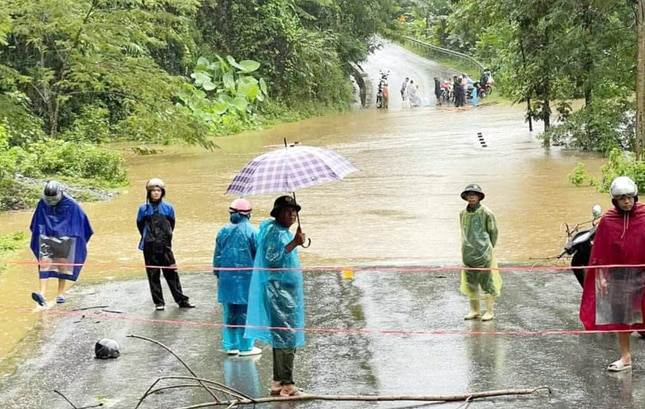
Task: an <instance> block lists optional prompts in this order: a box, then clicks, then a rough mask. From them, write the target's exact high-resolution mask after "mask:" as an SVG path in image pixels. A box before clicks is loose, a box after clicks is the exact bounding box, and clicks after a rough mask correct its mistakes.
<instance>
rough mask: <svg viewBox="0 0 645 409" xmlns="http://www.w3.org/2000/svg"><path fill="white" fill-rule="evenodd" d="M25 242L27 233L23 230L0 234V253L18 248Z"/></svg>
mask: <svg viewBox="0 0 645 409" xmlns="http://www.w3.org/2000/svg"><path fill="white" fill-rule="evenodd" d="M26 242H27V235H26V234H25V233H24V232H21V231H19V232H15V233H12V234H5V235H2V236H0V254H3V253H6V252H8V251H13V250H18V249H19V248H21V247H23V246H24V244H26Z"/></svg>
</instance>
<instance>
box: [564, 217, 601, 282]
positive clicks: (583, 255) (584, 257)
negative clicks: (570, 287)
mask: <svg viewBox="0 0 645 409" xmlns="http://www.w3.org/2000/svg"><path fill="white" fill-rule="evenodd" d="M591 213H592V216H593V219H591V220H590V221H587V222H584V223H579V224H576V225H575V226H573V227H569V225H566V229H567V237H568V239H567V242H566V244H565V245H564V248H563V249H562V251H561V252H560V254H558V256H557V258H562V257H563V256H564V255H565V254H567V255H569V256H571V271H573V274H574V275H575V277H576V280H578V283H580V286H581V287H582V286H584V282H585V269H584V268H583V267H584V266H588V265H589V257H590V256H591V246H592V244H593V238H594V236H595V235H596V227H597V225H596V223H597V222H598V219H600V215H601V214H602V208H601V207H600V205H594V206H593V208H592V209H591ZM587 224H591V227H589V228H587V229H583V230H581V228H582V227H584V226H585V225H587Z"/></svg>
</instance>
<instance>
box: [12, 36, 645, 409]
mask: <svg viewBox="0 0 645 409" xmlns="http://www.w3.org/2000/svg"><path fill="white" fill-rule="evenodd" d="M377 57H378V58H379V60H378V62H377V63H375V62H374V61H372V62H371V64H368V65H367V66H366V67H367V68H368V73H370V75H372V74H371V73H372V72H378V69H379V68H386V69H391V79H392V82H393V83H394V84H396V81H397V80H398V79H402V78H403V77H404V76H405V75H406V73H407V72H408V70H407V68H409V67H414V72H415V73H416V74H415V75H417V76H418V77H424V78H425V76H428V77H429V78H430V79H431V78H432V75H433V72H432V70H433V69H434V68H433V65H432V64H428V65H421V64H420V63H419V62H418V59H417V57H413V56H409V55H408V54H407V53H405V52H404V51H402V50H401V49H399V48H397V47H394V46H391V47H385V48H383V49H381V50H379V52H378V54H377ZM385 65H388V67H384V66H385ZM391 94H394V95H396V94H395V93H392V92H391ZM390 106H391V109H389V110H388V111H380V110H379V111H377V110H375V109H365V110H355V111H353V112H351V113H349V114H346V115H340V116H336V117H333V118H315V119H311V120H307V121H302V122H299V123H295V124H286V125H281V126H278V127H276V128H275V129H271V130H267V131H261V132H250V133H246V134H243V135H236V136H232V137H227V138H221V139H218V140H217V143H218V144H219V145H220V147H221V149H219V150H217V151H214V152H205V151H203V150H201V149H199V148H186V147H163V148H162V150H164V152H163V153H162V154H160V155H155V156H153V157H136V156H134V155H132V154H131V153H130V152H129V151H125V154H126V156H127V160H128V164H129V167H130V178H131V182H132V185H131V187H130V188H129V189H128V190H127V191H126V192H124V193H123V194H122V195H120V196H119V197H117V198H115V199H114V200H112V201H110V202H105V203H93V204H85V205H84V207H85V208H86V209H87V212H88V214H89V216H90V219H91V221H92V225H93V227H94V230H95V236H94V237H93V238H92V241H91V242H90V248H89V257H88V261H87V262H88V264H87V266H86V267H85V269H84V270H83V272H82V274H81V278H80V281H79V283H78V284H77V285H75V286H74V287H73V288H72V290H70V294H69V295H70V297H68V300H69V302H68V303H67V304H65V305H62V306H55V307H54V308H52V309H51V310H48V312H45V313H43V312H34V311H33V310H34V305H33V302H32V301H31V299H30V297H29V294H30V292H31V291H33V289H34V288H35V286H36V285H37V278H36V277H37V276H36V272H35V268H34V267H33V266H25V265H22V264H17V263H10V264H9V268H8V270H7V272H6V273H4V274H3V275H2V276H0V290H2V291H3V292H4V293H5V294H7V293H8V294H12V297H10V298H8V299H5V300H3V302H2V306H3V308H2V309H1V310H0V320H2V322H3V326H2V333H3V337H2V340H1V341H0V354H2V356H4V358H3V361H2V366H3V370H4V371H5V372H7V371H12V370H13V369H16V373H15V374H11V375H8V376H5V377H4V378H3V380H2V384H1V385H0V407H10V408H15V409H20V408H25V409H26V408H48V409H50V408H51V409H57V408H61V409H62V408H68V407H70V406H69V404H68V403H66V402H64V400H63V399H62V398H61V397H60V396H58V395H56V394H54V393H53V390H54V389H56V390H58V391H60V392H62V393H63V394H64V395H65V396H67V397H68V398H70V400H72V401H73V402H75V404H76V405H78V406H83V405H89V404H91V403H92V402H95V401H96V399H97V397H104V398H106V399H109V402H110V403H111V404H113V407H119V408H133V407H134V406H136V403H137V399H138V398H139V397H140V396H141V395H142V394H143V393H144V392H145V390H146V389H147V388H148V387H149V386H150V384H151V383H152V382H154V380H155V379H157V378H158V377H160V376H170V375H177V374H181V375H187V373H186V372H185V370H183V369H182V368H181V365H180V364H179V363H178V362H177V361H176V359H174V358H173V357H172V356H170V355H169V354H168V353H167V352H166V351H164V350H163V349H161V348H159V347H158V346H155V345H153V344H150V343H148V342H145V341H142V340H137V339H132V338H128V337H127V335H129V334H138V335H142V336H147V337H150V338H153V339H156V340H158V341H160V342H162V343H164V344H166V345H168V346H170V347H172V349H173V351H175V352H176V353H177V354H179V355H180V356H181V357H182V358H183V359H185V360H186V361H187V362H188V364H189V365H190V367H191V368H193V369H194V370H195V372H196V373H197V374H199V375H201V376H204V377H206V378H209V379H213V380H217V381H219V382H225V383H227V384H230V385H231V386H233V384H234V385H237V388H239V389H240V390H241V391H244V392H245V393H248V394H250V395H253V396H265V395H266V393H267V390H268V387H269V384H270V380H271V353H270V349H268V348H267V347H265V352H264V354H263V355H262V356H261V357H258V358H257V359H255V360H253V359H248V358H245V359H244V360H242V359H238V358H228V357H227V356H226V355H225V354H224V353H223V352H222V351H221V350H220V349H221V347H220V342H221V339H220V330H219V328H218V327H217V324H218V323H220V322H221V311H220V307H219V305H218V304H217V303H216V301H215V300H216V290H215V289H216V283H215V279H214V277H213V276H212V275H211V274H210V272H209V271H208V268H209V266H210V262H211V258H212V251H213V241H214V236H215V233H216V232H217V230H218V229H219V228H220V227H221V226H222V225H223V224H224V223H225V222H226V221H227V218H228V215H227V211H226V210H227V208H228V204H229V203H230V201H231V200H232V199H233V198H232V197H227V196H224V194H223V192H224V191H225V189H226V187H227V186H228V183H229V182H230V181H231V179H232V177H233V175H234V174H235V172H236V171H237V170H239V169H240V168H241V167H242V166H243V165H244V164H245V163H246V162H247V161H248V160H250V159H252V158H253V157H255V156H257V155H258V154H260V153H263V152H266V151H269V150H272V149H277V148H279V147H280V146H281V144H282V140H283V138H287V140H288V141H294V142H295V141H299V142H300V143H302V144H308V145H313V146H321V147H325V148H328V149H332V150H334V151H336V152H338V153H339V154H341V155H343V156H344V157H346V158H348V159H349V160H350V161H352V162H353V163H354V164H356V165H357V166H358V167H359V168H360V169H361V171H360V172H357V173H355V174H352V175H350V176H349V177H348V178H347V179H346V180H344V181H342V182H338V183H333V184H326V185H321V186H317V187H313V188H310V189H306V190H303V191H301V192H298V200H299V202H300V203H301V204H302V206H303V210H302V213H301V220H302V223H303V229H304V230H305V231H306V232H307V235H308V237H311V238H312V240H313V244H312V246H311V248H309V249H307V250H302V251H300V254H301V259H302V262H303V265H304V266H305V267H306V268H310V269H311V270H310V271H308V272H307V273H306V286H307V288H306V291H307V295H306V299H307V328H309V329H312V330H313V329H320V331H312V332H310V333H309V334H308V335H307V339H308V344H307V346H306V347H305V348H303V349H302V350H299V351H298V354H297V356H296V376H297V379H298V382H299V385H300V386H301V387H303V388H305V390H306V391H309V392H311V393H317V394H334V395H341V394H342V395H345V394H351V395H354V394H368V395H375V394H378V395H453V394H464V393H467V392H470V391H482V390H489V389H507V388H528V387H537V386H540V385H548V386H549V387H550V388H551V389H552V390H553V394H552V395H550V396H548V395H545V394H537V395H535V396H529V397H499V398H491V399H487V400H483V401H475V402H472V403H471V404H470V406H469V407H471V408H477V407H481V408H485V407H501V408H518V407H522V408H543V407H561V408H570V407H599V408H612V407H618V406H620V407H625V408H641V407H643V406H645V396H644V394H645V392H642V391H645V388H644V386H645V377H643V370H644V368H645V366H644V365H643V363H642V362H645V354H644V353H643V351H644V350H643V348H642V343H641V342H640V341H637V340H636V339H635V340H634V344H635V345H634V348H633V349H634V362H635V366H634V370H633V373H621V374H609V373H607V372H605V370H604V368H605V367H606V365H607V364H608V363H609V362H611V361H613V360H615V358H616V356H615V355H616V351H617V345H616V340H615V337H614V336H613V335H611V334H596V335H589V334H585V335H576V334H567V333H557V334H553V335H539V334H538V333H537V332H538V331H547V330H556V331H562V330H579V329H581V325H580V323H579V320H578V318H577V314H578V303H579V297H580V289H579V286H578V285H577V283H576V282H575V279H574V277H573V275H572V274H571V273H569V272H566V271H562V270H558V271H554V270H551V269H549V268H542V269H538V270H529V269H523V267H522V266H527V265H530V264H532V263H538V265H547V266H549V265H552V264H553V260H548V259H546V258H548V257H549V256H554V255H555V254H557V253H558V251H559V250H560V248H561V246H562V244H563V243H564V237H563V236H562V233H561V224H562V223H563V222H569V223H575V222H580V221H584V220H588V219H589V215H590V214H591V207H592V205H593V204H596V203H599V204H601V205H602V206H603V207H604V208H605V209H606V208H608V207H609V206H610V203H609V199H608V197H606V196H605V195H601V194H598V193H596V192H595V190H594V189H593V188H591V187H583V188H576V187H573V186H571V184H570V183H569V182H568V179H567V175H568V173H569V172H571V170H572V169H573V168H574V167H575V165H576V164H577V163H579V162H582V163H584V164H586V165H587V168H588V169H589V170H590V171H591V172H592V173H593V174H596V175H597V174H598V173H599V168H600V165H601V164H602V163H603V161H602V158H600V157H598V156H596V155H592V154H580V153H576V152H569V151H566V150H562V149H556V148H553V149H550V150H545V149H544V148H542V147H541V145H540V142H539V141H538V140H537V139H536V135H535V134H534V133H530V132H528V130H527V128H526V124H524V123H523V113H522V110H521V108H519V107H508V106H503V105H489V106H480V107H478V108H476V109H467V110H455V109H454V108H449V107H436V106H434V102H433V100H432V99H428V103H427V106H424V107H421V108H417V109H408V108H401V107H398V108H397V107H396V106H395V104H394V105H392V104H391V105H390ZM478 133H481V134H482V136H483V137H484V139H485V141H486V146H485V147H484V146H483V145H482V143H481V142H480V138H479V137H478ZM153 176H156V177H161V178H162V179H164V180H165V181H166V184H167V186H168V189H167V190H168V195H167V198H168V200H169V201H170V202H172V203H173V204H174V205H175V208H176V211H177V215H178V219H177V229H176V232H175V241H174V247H175V249H176V252H175V254H176V256H177V260H178V262H179V267H180V270H181V271H180V274H182V284H183V286H184V288H185V290H186V293H187V294H188V295H190V297H191V301H194V302H195V303H196V304H197V305H198V308H196V309H195V310H190V311H184V310H178V309H175V308H174V307H173V308H168V309H167V310H166V311H163V312H154V311H153V309H152V305H151V302H150V300H149V294H148V289H147V282H146V281H145V279H144V278H143V277H144V272H143V268H142V262H143V261H142V257H141V254H140V252H139V251H138V250H137V249H136V246H137V242H138V232H137V230H136V226H135V224H134V219H135V215H136V209H137V207H138V205H139V204H140V203H141V202H143V201H144V199H145V192H144V188H143V186H144V184H145V181H146V180H147V179H149V178H150V177H153ZM475 181H476V182H478V183H480V184H481V185H482V186H483V188H484V190H485V192H486V195H487V196H486V199H485V203H486V204H487V205H488V206H489V207H490V208H492V209H493V211H494V212H495V214H496V216H497V218H498V223H499V227H500V239H499V243H498V248H497V258H498V259H499V260H500V262H502V263H503V264H504V265H506V266H515V267H516V268H514V269H512V270H511V271H506V272H504V273H503V277H504V281H505V286H504V288H503V292H502V296H501V298H500V299H499V302H498V305H497V317H498V318H497V319H496V320H494V321H492V322H487V323H482V322H477V321H476V322H469V321H464V320H463V314H464V313H465V312H466V310H467V300H466V299H465V297H463V296H462V295H461V294H459V292H458V273H457V272H456V271H451V270H448V271H433V272H428V271H423V268H424V267H426V268H427V267H429V266H431V267H440V266H458V265H459V263H460V256H459V225H458V214H459V211H460V210H461V208H462V207H463V206H464V202H463V201H462V200H461V199H460V198H459V193H460V191H461V189H462V188H463V186H465V185H466V184H468V183H472V182H475ZM250 199H251V202H252V204H253V207H254V213H253V219H252V221H253V222H254V223H256V224H257V223H258V222H259V221H261V220H263V219H265V218H266V217H267V215H268V213H269V210H270V206H271V203H272V201H273V199H274V196H273V195H263V196H258V197H252V198H250ZM30 218H31V214H29V213H15V214H6V215H1V216H0V233H9V232H13V231H16V230H22V231H27V228H28V225H29V220H30ZM16 257H17V260H22V261H24V260H30V259H31V255H30V254H29V253H28V252H27V250H25V252H23V253H22V254H19V255H17V256H16ZM563 263H565V261H562V262H561V265H562V264H563ZM313 267H319V268H315V269H312V268H313ZM352 267H353V268H356V273H355V278H354V279H353V280H344V279H342V278H341V276H340V274H339V272H340V270H341V269H345V268H352ZM359 267H364V268H367V269H360V268H359ZM386 267H392V268H391V269H390V268H386ZM415 267H420V268H415ZM49 298H51V297H49ZM96 306H107V307H106V308H90V309H88V310H82V311H80V312H75V313H73V314H71V311H72V310H73V309H75V308H88V307H96ZM105 309H107V310H110V311H116V312H105V311H103V310H105ZM57 311H63V312H65V313H63V314H57V313H56V312H57ZM415 331H416V332H415ZM509 332H512V334H508V333H509ZM102 337H109V338H113V339H116V340H117V341H118V342H119V343H120V344H121V346H122V353H123V355H122V356H121V357H120V358H119V359H117V360H113V361H98V360H94V358H93V346H94V343H95V342H96V341H97V340H98V339H99V338H102ZM19 340H23V342H22V343H21V344H20V347H19V348H18V349H17V350H13V347H14V346H15V344H16V342H17V341H19ZM10 351H13V352H12V353H9V352H10ZM16 365H17V366H16ZM206 398H208V396H207V395H206V396H205V394H204V392H203V391H196V390H171V391H167V392H166V393H164V394H162V395H158V396H153V397H150V398H149V399H150V400H149V401H148V400H147V404H146V405H147V406H146V405H144V406H142V407H167V408H173V407H181V406H182V405H183V406H186V405H191V404H196V403H199V402H204V400H205V399H206ZM591 402H592V403H591ZM462 405H463V403H450V404H445V405H442V407H447V408H458V407H463V406H462ZM265 406H266V407H271V408H274V407H275V408H282V407H285V408H287V407H288V408H291V407H296V406H297V407H299V408H307V409H309V408H336V407H343V408H365V407H378V408H402V407H418V404H417V403H413V402H384V403H370V404H366V403H361V402H351V403H349V402H348V403H338V402H307V403H300V404H297V405H295V404H292V403H280V404H273V405H265ZM432 406H434V405H428V404H426V405H425V407H432Z"/></svg>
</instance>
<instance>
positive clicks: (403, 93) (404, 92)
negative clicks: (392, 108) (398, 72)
mask: <svg viewBox="0 0 645 409" xmlns="http://www.w3.org/2000/svg"><path fill="white" fill-rule="evenodd" d="M408 81H410V78H409V77H405V80H403V84H401V101H403V102H405V97H406V95H407V91H408Z"/></svg>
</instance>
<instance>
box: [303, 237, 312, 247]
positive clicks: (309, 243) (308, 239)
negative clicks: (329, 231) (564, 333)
mask: <svg viewBox="0 0 645 409" xmlns="http://www.w3.org/2000/svg"><path fill="white" fill-rule="evenodd" d="M301 246H302V248H303V249H306V248H309V246H311V239H310V238H309V237H307V245H306V246H305V245H304V243H303V244H301Z"/></svg>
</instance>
